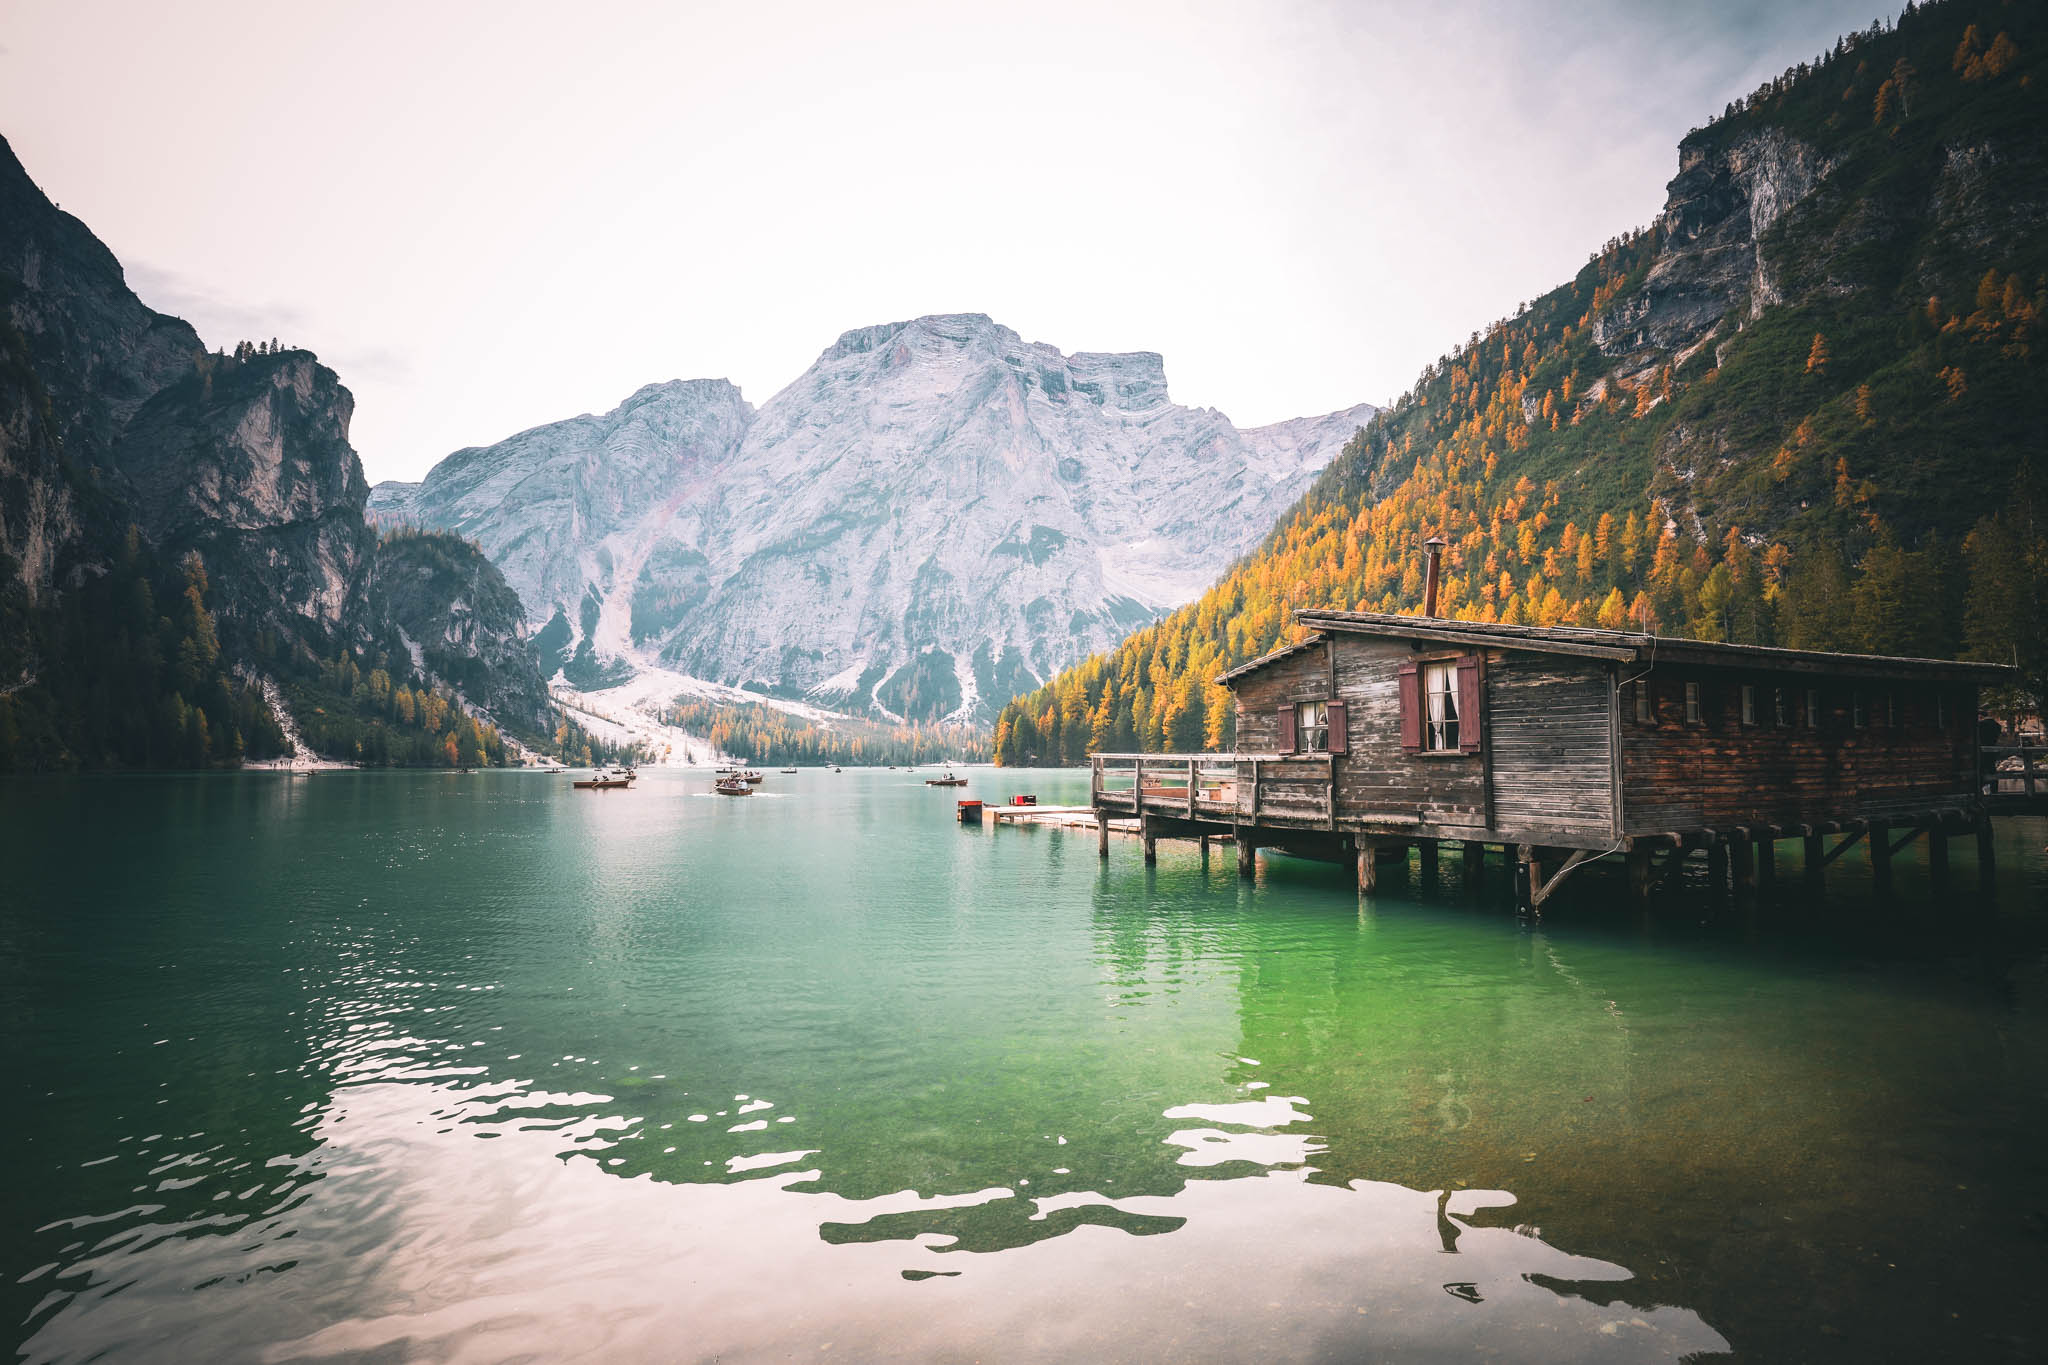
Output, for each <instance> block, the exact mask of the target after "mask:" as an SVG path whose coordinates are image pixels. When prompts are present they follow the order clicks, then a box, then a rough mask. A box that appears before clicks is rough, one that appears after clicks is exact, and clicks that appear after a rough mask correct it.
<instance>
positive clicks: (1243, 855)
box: [1237, 829, 1259, 877]
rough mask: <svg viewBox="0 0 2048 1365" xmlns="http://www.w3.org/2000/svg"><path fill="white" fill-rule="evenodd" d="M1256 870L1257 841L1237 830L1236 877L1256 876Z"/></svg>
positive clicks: (1257, 857) (1257, 862)
mask: <svg viewBox="0 0 2048 1365" xmlns="http://www.w3.org/2000/svg"><path fill="white" fill-rule="evenodd" d="M1258 870H1259V844H1258V841H1257V840H1256V839H1254V838H1252V836H1251V835H1250V834H1249V833H1248V832H1247V831H1245V830H1244V829H1239V830H1238V831H1237V875H1238V876H1240V877H1251V876H1256V875H1257V873H1258Z"/></svg>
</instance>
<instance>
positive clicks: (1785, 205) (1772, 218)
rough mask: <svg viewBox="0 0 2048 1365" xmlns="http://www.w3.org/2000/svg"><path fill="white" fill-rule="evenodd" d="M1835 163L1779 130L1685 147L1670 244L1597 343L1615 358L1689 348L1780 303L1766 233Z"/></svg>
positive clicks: (1599, 324)
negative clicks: (1728, 323) (1731, 320)
mask: <svg viewBox="0 0 2048 1365" xmlns="http://www.w3.org/2000/svg"><path fill="white" fill-rule="evenodd" d="M1832 165H1833V163H1832V162H1831V161H1830V160H1829V158H1828V157H1826V156H1825V155H1823V154H1822V153H1821V152H1820V150H1819V149H1818V148H1816V147H1813V146H1811V145H1810V144H1808V143H1805V142H1802V141H1801V140H1799V139H1798V138H1796V137H1793V136H1791V135H1790V134H1789V133H1787V132H1785V131H1784V130H1783V129H1779V128H1761V129H1757V130H1755V131H1754V132H1751V133H1749V134H1747V135H1746V136H1743V137H1740V138H1736V139H1733V140H1731V141H1729V142H1727V143H1726V144H1714V145H1711V146H1708V145H1701V144H1696V143H1688V144H1687V145H1686V146H1684V147H1682V148H1681V149H1680V152H1679V166H1678V176H1677V178H1676V179H1674V180H1673V181H1672V182H1671V185H1670V188H1669V191H1668V193H1667V196H1666V199H1665V205H1664V212H1663V214H1662V215H1661V216H1660V217H1659V218H1658V221H1657V228H1658V231H1659V232H1660V234H1661V239H1662V243H1663V248H1662V250H1661V251H1660V252H1659V253H1658V256H1657V259H1656V261H1655V262H1654V263H1653V264H1652V265H1651V267H1650V270H1649V273H1648V275H1647V276H1646V277H1645V278H1644V280H1643V283H1642V287H1641V288H1640V289H1637V290H1635V291H1633V292H1632V293H1630V294H1628V295H1627V296H1626V297H1624V298H1621V299H1618V300H1617V301H1616V303H1615V306H1614V307H1612V308H1610V309H1608V310H1607V311H1606V312H1604V313H1602V314H1601V315H1600V317H1599V318H1598V319H1597V320H1596V321H1595V322H1594V325H1593V340H1594V342H1595V344H1596V345H1598V346H1599V347H1600V349H1601V350H1602V351H1604V352H1605V353H1607V354H1608V355H1610V356H1614V357H1617V358H1619V357H1624V356H1629V355H1632V354H1637V353H1663V354H1669V353H1672V352H1678V351H1683V350H1685V348H1687V347H1689V346H1692V345H1694V344H1695V343H1697V342H1699V341H1700V340H1701V339H1703V338H1704V337H1705V336H1707V334H1708V333H1710V332H1712V331H1713V330H1714V329H1715V328H1716V327H1717V326H1718V325H1719V324H1720V322H1721V320H1722V318H1724V317H1726V316H1728V315H1729V314H1730V313H1733V314H1735V315H1736V316H1737V317H1739V318H1742V319H1744V320H1747V319H1749V318H1754V317H1757V316H1759V315H1761V313H1762V312H1763V310H1764V309H1765V308H1767V307H1769V306H1770V305H1772V304H1774V303H1782V302H1783V301H1784V296H1783V293H1782V292H1781V290H1780V288H1779V285H1778V283H1777V281H1776V279H1775V277H1774V274H1773V271H1772V269H1771V266H1770V262H1769V258H1768V255H1767V253H1766V252H1765V251H1764V250H1763V246H1762V243H1763V239H1764V236H1765V234H1766V233H1768V232H1769V231H1770V230H1771V228H1772V227H1773V226H1774V225H1775V224H1776V223H1777V222H1778V220H1779V219H1780V218H1781V217H1783V216H1784V215H1785V214H1786V213H1787V212H1788V211H1790V210H1791V209H1792V208H1793V207H1794V206H1796V205H1797V204H1799V203H1800V202H1802V201H1803V200H1805V199H1806V197H1807V196H1808V195H1810V194H1812V193H1813V191H1814V189H1815V187H1817V186H1818V185H1819V184H1820V182H1821V180H1822V179H1823V178H1824V177H1825V176H1826V175H1827V173H1828V172H1829V170H1830V169H1832Z"/></svg>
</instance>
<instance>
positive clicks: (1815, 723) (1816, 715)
mask: <svg viewBox="0 0 2048 1365" xmlns="http://www.w3.org/2000/svg"><path fill="white" fill-rule="evenodd" d="M1806 728H1807V729H1809V730H1818V729H1819V728H1820V689H1819V688H1818V687H1809V688H1807V689H1806Z"/></svg>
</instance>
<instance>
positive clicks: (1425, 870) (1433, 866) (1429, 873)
mask: <svg viewBox="0 0 2048 1365" xmlns="http://www.w3.org/2000/svg"><path fill="white" fill-rule="evenodd" d="M1415 848H1416V851H1417V852H1419V853H1420V854H1421V855H1422V858H1421V871H1420V873H1419V875H1420V876H1421V878H1422V888H1421V889H1422V890H1424V891H1434V890H1436V878H1437V852H1436V840H1434V839H1417V840H1416V841H1415Z"/></svg>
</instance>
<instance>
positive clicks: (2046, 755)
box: [1977, 740, 2048, 801]
mask: <svg viewBox="0 0 2048 1365" xmlns="http://www.w3.org/2000/svg"><path fill="white" fill-rule="evenodd" d="M1977 753H1978V754H1979V756H1980V757H1979V763H1980V771H1981V772H1982V773H1983V782H1984V787H1983V790H1984V794H1985V795H1986V796H2002V797H2019V798H2021V799H2022V800H2026V801H2036V800H2040V799H2041V798H2043V797H2048V747H2044V746H2042V745H2039V744H2029V743H2027V742H2026V741H2024V740H2022V741H2021V742H2020V743H2018V744H1985V745H1981V746H1979V747H1978V750H1977Z"/></svg>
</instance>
